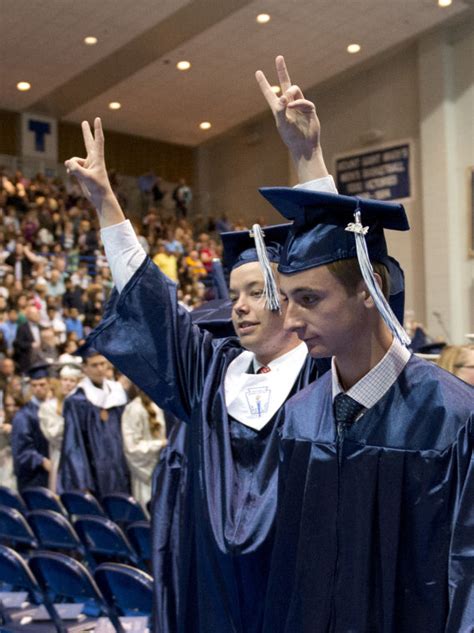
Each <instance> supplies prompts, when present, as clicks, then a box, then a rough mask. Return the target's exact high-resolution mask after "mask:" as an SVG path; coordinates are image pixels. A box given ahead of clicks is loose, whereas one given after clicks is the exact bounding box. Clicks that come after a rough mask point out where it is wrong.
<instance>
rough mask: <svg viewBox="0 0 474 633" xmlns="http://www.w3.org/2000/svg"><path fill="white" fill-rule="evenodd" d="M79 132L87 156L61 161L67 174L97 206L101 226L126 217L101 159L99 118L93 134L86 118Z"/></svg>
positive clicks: (95, 123)
mask: <svg viewBox="0 0 474 633" xmlns="http://www.w3.org/2000/svg"><path fill="white" fill-rule="evenodd" d="M82 135H83V137H84V145H85V147H86V151H87V156H86V158H78V157H77V156H74V158H70V159H69V160H67V161H66V162H65V163H64V164H65V165H66V168H67V172H68V174H71V175H72V176H75V177H76V178H77V180H78V182H79V185H80V186H81V189H82V191H83V193H84V195H85V196H86V198H88V199H89V200H90V201H91V202H92V204H93V205H94V206H95V208H96V209H97V213H98V215H99V219H100V225H101V227H102V228H104V227H106V226H109V225H111V224H117V223H118V222H122V221H123V220H124V219H125V216H124V215H123V212H122V210H121V209H120V206H119V204H118V202H117V199H116V198H115V195H114V193H113V191H112V187H111V186H110V182H109V177H108V175H107V169H106V166H105V159H104V133H103V131H102V122H101V120H100V119H99V118H98V117H97V118H96V119H95V120H94V134H92V131H91V128H90V125H89V123H88V122H87V121H83V122H82Z"/></svg>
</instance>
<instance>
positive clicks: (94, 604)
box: [29, 552, 124, 633]
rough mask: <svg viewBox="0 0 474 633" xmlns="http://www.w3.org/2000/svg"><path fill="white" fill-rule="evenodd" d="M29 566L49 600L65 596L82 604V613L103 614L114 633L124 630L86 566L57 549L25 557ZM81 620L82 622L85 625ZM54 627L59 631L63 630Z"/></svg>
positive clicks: (121, 632) (64, 629)
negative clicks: (108, 620) (27, 558)
mask: <svg viewBox="0 0 474 633" xmlns="http://www.w3.org/2000/svg"><path fill="white" fill-rule="evenodd" d="M29 565H30V569H31V570H32V572H33V574H34V575H35V577H36V579H37V581H38V584H39V585H40V587H41V588H42V590H43V593H44V594H45V595H46V596H48V599H49V600H50V601H51V602H53V601H54V602H56V601H59V600H63V599H65V598H66V599H67V600H69V601H71V602H76V603H77V602H80V603H84V604H85V609H84V612H85V613H88V614H89V615H92V616H93V617H94V621H95V618H96V617H98V616H99V615H102V614H103V615H105V616H106V617H108V618H109V619H110V621H111V622H112V624H113V626H114V627H115V629H116V631H118V633H124V629H123V627H122V625H121V623H120V621H119V618H118V615H117V613H116V612H115V611H114V609H113V608H111V607H110V606H109V605H108V603H107V601H106V600H105V598H104V596H103V595H102V593H101V591H100V589H99V588H98V586H97V584H96V582H95V580H94V578H93V577H92V576H91V574H90V573H89V572H88V571H87V569H86V568H85V567H84V565H82V564H81V563H79V562H78V561H77V560H74V558H71V557H70V556H66V555H65V554H59V553H58V552H35V553H34V554H33V555H32V556H31V558H30V560H29ZM86 624H88V623H86V622H85V621H84V622H83V625H84V628H86ZM62 626H63V628H62V629H58V630H60V631H61V633H63V632H66V628H65V626H64V624H62Z"/></svg>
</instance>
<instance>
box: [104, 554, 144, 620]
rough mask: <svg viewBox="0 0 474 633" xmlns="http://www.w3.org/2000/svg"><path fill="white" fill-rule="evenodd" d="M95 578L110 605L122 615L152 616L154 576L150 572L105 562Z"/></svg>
mask: <svg viewBox="0 0 474 633" xmlns="http://www.w3.org/2000/svg"><path fill="white" fill-rule="evenodd" d="M94 578H95V579H96V582H97V584H98V586H99V588H100V590H101V591H102V594H103V596H104V598H105V599H106V600H107V602H108V603H109V605H110V606H111V607H115V608H116V609H117V610H118V612H119V613H120V614H121V615H124V616H133V615H144V616H148V617H150V616H151V612H152V603H153V578H152V577H151V576H150V575H149V574H147V573H146V572H144V571H142V570H140V569H134V568H133V567H129V566H128V565H122V564H120V563H103V564H102V565H99V566H98V567H97V569H96V570H95V572H94Z"/></svg>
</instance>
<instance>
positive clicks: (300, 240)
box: [260, 187, 410, 344]
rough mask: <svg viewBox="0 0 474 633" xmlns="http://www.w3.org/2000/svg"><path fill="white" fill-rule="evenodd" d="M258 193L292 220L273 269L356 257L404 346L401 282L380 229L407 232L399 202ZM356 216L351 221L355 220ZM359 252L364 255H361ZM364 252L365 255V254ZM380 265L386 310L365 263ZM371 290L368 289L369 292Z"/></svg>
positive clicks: (289, 191) (273, 190)
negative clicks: (384, 272) (385, 275)
mask: <svg viewBox="0 0 474 633" xmlns="http://www.w3.org/2000/svg"><path fill="white" fill-rule="evenodd" d="M260 193H261V194H262V195H263V196H264V197H265V198H266V199H267V200H268V201H269V202H270V203H271V204H272V205H273V206H274V207H275V208H276V209H277V210H278V211H279V212H280V213H281V214H282V215H284V216H285V218H287V219H288V220H293V224H292V225H291V228H290V230H289V235H288V238H287V240H286V243H285V245H284V247H283V249H282V252H281V255H280V263H279V266H278V270H279V271H280V272H281V273H283V274H285V275H291V274H293V273H298V272H302V271H304V270H309V269H311V268H317V267H319V266H324V265H327V264H330V263H332V262H336V261H340V260H343V259H352V258H357V259H358V261H359V265H360V266H361V271H362V274H363V277H364V280H366V282H367V280H368V277H367V275H369V277H370V276H372V281H373V282H374V283H372V284H371V285H369V284H368V285H369V290H370V292H371V294H372V296H373V297H374V300H375V302H376V304H377V307H378V309H379V311H380V312H381V314H382V316H383V318H384V320H385V321H386V323H387V325H388V326H389V327H390V328H391V329H392V330H393V331H394V332H395V331H396V333H397V336H398V337H399V339H400V340H402V342H403V343H404V344H407V338H408V337H407V336H406V334H405V333H404V332H403V331H402V330H401V329H400V328H399V325H397V324H396V323H395V322H394V320H393V318H392V316H391V315H390V314H389V312H390V310H391V311H392V313H394V314H395V316H396V318H397V319H398V321H399V323H403V313H404V290H405V281H404V275H403V270H402V269H401V267H400V265H399V263H398V262H397V261H396V260H395V259H393V258H392V257H390V256H389V255H388V251H387V244H386V241H385V236H384V229H393V230H396V231H408V230H409V228H410V226H409V224H408V219H407V216H406V213H405V209H404V208H403V206H402V205H401V204H394V203H391V202H381V201H378V200H371V199H368V198H355V197H352V196H340V195H337V194H331V193H323V192H319V191H310V190H307V189H293V188H289V187H266V188H262V189H260ZM356 216H357V220H356ZM356 233H358V234H359V236H360V235H364V237H365V240H362V241H365V244H364V247H363V249H361V244H360V240H359V253H358V251H357V244H356ZM361 250H362V251H363V252H364V254H361ZM367 255H368V258H367ZM368 260H370V261H372V262H380V263H381V264H384V265H385V266H386V267H387V269H388V271H389V274H390V281H391V288H390V299H389V304H390V308H389V307H388V306H387V305H386V302H385V300H384V298H383V296H382V295H381V293H380V291H379V289H378V287H376V284H375V281H374V280H373V274H372V272H371V266H370V263H369V261H368ZM371 287H372V288H373V291H372V290H371Z"/></svg>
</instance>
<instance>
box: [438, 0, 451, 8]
mask: <svg viewBox="0 0 474 633" xmlns="http://www.w3.org/2000/svg"><path fill="white" fill-rule="evenodd" d="M452 3H453V0H438V6H440V7H443V8H444V7H449V6H450V5H451V4H452Z"/></svg>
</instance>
